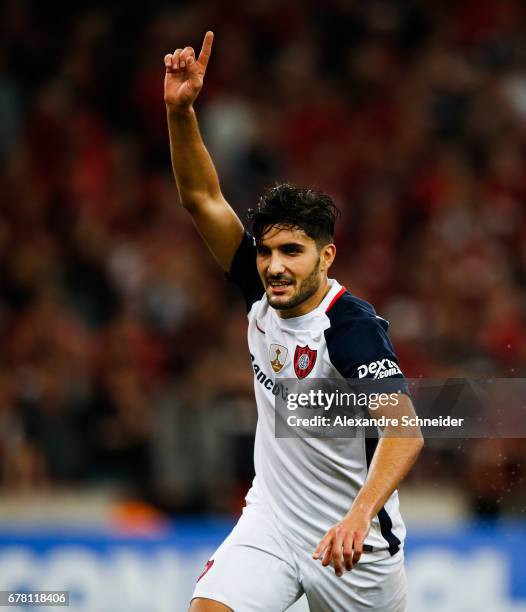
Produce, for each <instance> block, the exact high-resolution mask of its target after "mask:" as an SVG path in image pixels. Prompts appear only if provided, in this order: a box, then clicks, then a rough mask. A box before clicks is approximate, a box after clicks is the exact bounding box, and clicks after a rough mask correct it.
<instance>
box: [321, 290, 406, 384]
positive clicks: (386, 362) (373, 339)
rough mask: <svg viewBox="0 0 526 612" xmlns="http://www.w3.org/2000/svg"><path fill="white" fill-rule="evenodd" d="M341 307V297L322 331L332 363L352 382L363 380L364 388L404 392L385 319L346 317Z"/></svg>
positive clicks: (343, 306)
mask: <svg viewBox="0 0 526 612" xmlns="http://www.w3.org/2000/svg"><path fill="white" fill-rule="evenodd" d="M337 306H338V304H337ZM338 310H339V311H340V312H338ZM345 310H346V309H345V301H342V303H341V304H340V308H338V309H336V308H334V309H332V311H331V312H330V315H329V318H330V319H331V327H330V328H329V329H327V330H326V331H325V338H326V341H327V349H328V351H329V358H330V360H331V362H332V364H333V365H334V367H335V368H336V369H337V370H338V372H339V373H340V374H341V375H342V376H343V377H344V378H347V379H353V382H354V383H359V382H360V381H361V380H363V382H364V383H367V390H368V391H372V392H377V391H378V392H385V393H390V392H395V391H399V390H400V391H402V392H403V393H408V388H407V384H406V382H405V378H404V375H403V374H402V372H401V370H400V367H399V365H398V360H397V358H396V355H395V352H394V348H393V345H392V343H391V339H390V338H389V336H388V334H387V327H388V323H387V321H385V320H384V319H382V318H380V317H376V316H367V317H363V316H362V317H358V318H354V317H349V316H348V315H346V312H345Z"/></svg>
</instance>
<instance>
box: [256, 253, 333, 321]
mask: <svg viewBox="0 0 526 612" xmlns="http://www.w3.org/2000/svg"><path fill="white" fill-rule="evenodd" d="M319 265H320V258H319V257H318V261H317V262H316V264H315V266H314V267H313V269H312V272H310V274H309V275H308V276H307V277H306V278H304V279H303V280H302V281H301V283H300V286H299V288H298V290H297V291H296V293H295V294H294V295H292V296H291V297H290V299H289V300H288V301H287V302H281V301H280V298H279V297H278V296H274V297H269V295H268V294H267V300H268V303H269V305H270V306H272V308H275V309H276V310H291V309H292V308H296V306H299V305H300V304H301V303H302V302H304V301H305V300H308V299H309V298H310V297H312V296H313V295H314V294H315V293H316V291H318V289H319V288H320V283H321V281H320V275H319ZM270 280H273V281H278V280H292V281H293V279H292V278H290V277H287V276H286V275H279V276H273V277H272V278H271V279H270Z"/></svg>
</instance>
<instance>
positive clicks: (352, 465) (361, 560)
mask: <svg viewBox="0 0 526 612" xmlns="http://www.w3.org/2000/svg"><path fill="white" fill-rule="evenodd" d="M212 40H213V33H212V32H207V34H206V36H205V39H204V42H203V46H202V49H201V52H200V54H199V57H197V58H196V56H195V53H194V50H193V49H192V48H191V47H185V48H184V49H176V50H175V51H174V53H169V54H167V55H166V56H165V58H164V62H165V68H166V74H165V83H164V99H165V103H166V108H167V116H168V129H169V135H170V149H171V158H172V165H173V170H174V174H175V179H176V182H177V187H178V190H179V195H180V199H181V202H182V204H183V206H184V208H185V209H186V210H187V211H188V212H189V213H190V214H191V215H192V218H193V221H194V223H195V225H196V227H197V229H198V231H199V233H200V234H201V236H202V237H203V240H204V241H205V243H206V244H207V245H208V248H209V249H210V250H211V252H212V254H213V255H214V257H215V259H216V260H217V261H218V263H219V265H220V266H221V267H222V268H223V269H224V270H225V271H226V272H227V273H228V275H229V277H230V279H231V280H232V281H233V282H235V283H236V284H237V285H238V286H239V287H240V289H241V291H242V293H243V296H244V298H245V300H246V303H247V308H248V343H249V349H250V354H251V358H252V368H253V370H254V388H255V395H256V403H257V408H258V425H257V430H256V441H255V449H254V462H255V470H256V476H255V479H254V482H253V485H252V487H251V489H250V491H249V492H248V494H247V497H246V506H245V508H244V509H243V514H242V516H241V518H240V519H239V522H238V523H237V525H236V526H235V528H234V529H233V531H232V533H231V534H230V535H229V536H228V537H227V539H226V540H225V541H224V542H223V544H222V545H221V546H220V547H219V548H218V550H217V551H216V553H215V554H214V555H213V557H212V558H211V559H210V560H209V561H208V563H207V564H206V566H205V570H204V572H203V574H202V575H201V577H200V579H199V580H198V582H197V585H196V588H195V592H194V596H193V599H192V602H191V604H190V610H191V612H225V611H228V610H234V611H235V612H252V611H254V612H255V611H256V610H261V611H264V612H274V611H275V612H279V611H282V610H286V609H287V608H288V607H289V606H290V605H291V604H292V603H294V602H295V601H296V600H297V599H299V597H301V596H302V594H303V593H305V594H306V596H307V600H308V603H309V606H310V610H311V612H329V611H330V612H340V611H341V612H349V611H351V610H352V611H363V610H375V611H377V612H379V611H384V612H387V611H389V612H399V611H402V610H404V609H405V599H406V583H405V573H404V567H403V540H404V535H405V527H404V524H403V522H402V518H401V516H400V512H399V509H398V496H397V492H396V487H397V486H398V484H399V483H400V481H401V480H402V479H403V478H404V476H405V475H406V474H407V472H408V470H409V469H410V467H411V466H412V464H413V463H414V461H415V459H416V457H417V455H418V453H419V451H420V449H421V447H422V444H423V441H422V438H421V436H420V433H419V432H418V433H417V434H415V437H411V438H410V437H394V436H393V435H384V436H382V437H381V438H380V440H379V441H377V440H374V439H365V438H363V437H362V438H355V439H348V438H321V437H318V438H300V437H294V438H283V439H281V438H279V439H278V438H276V437H275V436H274V394H273V391H275V389H276V388H277V387H276V386H277V385H278V384H279V380H280V378H285V379H287V378H288V379H298V380H304V379H307V378H308V377H312V378H318V379H321V378H340V379H344V378H347V379H348V378H382V379H383V380H384V381H385V380H386V379H387V380H388V381H389V379H390V378H393V379H395V380H393V381H392V382H393V383H394V382H396V384H397V385H398V388H400V386H401V379H402V383H403V376H402V374H401V372H400V370H399V368H398V365H397V361H396V356H395V355H394V353H393V347H392V345H391V342H390V340H389V337H388V335H387V333H386V329H387V322H386V321H385V320H384V319H382V318H380V317H378V316H377V315H376V313H375V311H374V309H373V307H372V306H371V305H369V304H367V303H366V302H364V301H362V300H360V299H359V298H356V297H354V296H352V295H351V294H350V293H349V292H347V291H346V290H345V288H343V287H342V286H341V285H340V284H339V283H338V282H336V281H335V280H332V279H329V278H328V271H329V268H330V266H331V264H332V262H333V260H334V257H335V255H336V247H335V246H334V244H333V233H334V223H335V218H336V208H335V206H334V204H333V202H332V200H331V199H330V197H328V196H327V195H324V194H322V193H318V192H316V191H313V190H311V189H302V188H298V187H294V186H292V185H288V184H283V185H278V186H276V187H274V188H273V189H270V190H269V191H268V192H267V193H266V194H265V195H264V196H263V197H262V198H261V200H260V202H259V205H258V206H257V207H256V208H255V209H254V210H253V211H252V213H251V217H252V222H253V228H252V231H253V236H251V235H250V234H249V233H248V232H247V231H246V230H245V229H244V227H243V224H242V223H241V221H240V220H239V218H238V217H237V215H236V214H235V213H234V211H233V210H232V208H231V207H230V206H229V204H228V203H227V202H226V200H225V198H224V197H223V194H222V193H221V189H220V185H219V180H218V176H217V173H216V170H215V168H214V165H213V162H212V160H211V158H210V155H209V154H208V151H207V150H206V148H205V145H204V144H203V141H202V139H201V136H200V133H199V128H198V124H197V120H196V115H195V112H194V108H193V103H194V101H195V99H196V98H197V96H198V94H199V92H200V90H201V88H202V86H203V80H204V76H205V72H206V68H207V65H208V62H209V59H210V54H211V50H212ZM399 397H400V401H399V403H398V406H397V410H398V412H399V414H406V415H409V416H414V410H413V407H412V404H411V400H410V399H409V397H408V396H407V395H406V394H404V393H400V395H399ZM386 429H387V428H386ZM385 433H386V432H385V431H384V434H385ZM387 433H389V432H387ZM393 433H394V434H396V431H394V432H391V434H393ZM328 566H331V567H328Z"/></svg>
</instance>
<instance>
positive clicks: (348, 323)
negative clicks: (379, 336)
mask: <svg viewBox="0 0 526 612" xmlns="http://www.w3.org/2000/svg"><path fill="white" fill-rule="evenodd" d="M326 315H327V317H328V318H329V321H330V328H329V329H328V330H327V331H328V332H331V331H332V332H334V331H336V330H339V331H341V329H342V328H350V327H352V328H354V329H355V330H360V329H363V330H367V329H374V328H376V327H380V328H382V329H384V330H387V328H388V327H389V322H388V321H386V320H385V319H383V318H382V317H380V316H378V315H377V314H376V310H375V309H374V306H373V305H372V304H369V302H366V301H365V300H362V299H360V298H358V297H356V296H354V295H352V294H351V293H349V292H348V291H345V292H344V293H343V294H342V295H341V296H340V298H339V299H338V300H336V301H335V302H334V303H333V304H332V305H331V306H330V307H329V309H328V310H327V312H326Z"/></svg>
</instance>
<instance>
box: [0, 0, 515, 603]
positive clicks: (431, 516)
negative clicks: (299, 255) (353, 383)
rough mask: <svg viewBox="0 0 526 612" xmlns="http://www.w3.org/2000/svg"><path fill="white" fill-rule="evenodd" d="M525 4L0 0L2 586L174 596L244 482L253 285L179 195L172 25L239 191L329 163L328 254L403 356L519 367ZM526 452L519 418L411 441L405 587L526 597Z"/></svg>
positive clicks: (431, 594)
mask: <svg viewBox="0 0 526 612" xmlns="http://www.w3.org/2000/svg"><path fill="white" fill-rule="evenodd" d="M525 13H526V7H525V6H524V4H523V3H522V2H520V1H519V0H516V1H514V0H501V1H499V2H491V1H488V0H478V1H475V0H463V1H459V2H448V1H446V0H444V1H433V2H425V1H424V0H411V1H407V2H402V1H375V0H371V1H368V2H349V1H345V0H329V1H325V2H315V1H299V0H298V1H292V2H287V3H284V2H277V1H275V0H255V1H254V2H250V3H247V4H246V5H243V4H241V3H237V4H233V3H229V2H224V1H218V0H216V1H213V2H212V1H210V2H206V1H199V2H187V3H183V2H173V3H170V4H162V3H160V2H156V1H150V2H148V3H144V4H143V5H142V6H136V5H133V4H132V3H123V2H104V3H96V2H90V3H86V2H75V3H59V2H56V3H51V4H49V3H37V2H31V1H29V0H27V1H21V0H7V2H5V3H3V5H2V8H0V161H1V165H0V194H1V195H0V199H1V207H0V334H1V346H2V350H1V352H0V360H1V366H2V367H1V369H0V466H1V467H0V479H1V480H0V486H1V489H0V492H1V493H0V501H1V503H0V588H2V589H11V588H22V587H24V586H25V587H26V588H40V589H52V588H54V589H62V588H69V589H70V590H71V592H72V598H73V605H72V607H73V609H79V610H86V611H87V610H89V611H90V612H92V611H96V612H99V611H100V612H103V611H105V610H124V609H126V610H131V611H135V610H137V611H139V610H140V611H144V612H146V611H150V610H151V611H154V610H155V611H161V610H176V611H178V610H184V609H185V605H186V598H187V597H188V594H189V592H191V589H192V584H193V582H194V581H195V578H196V576H197V575H198V574H199V573H200V571H201V568H202V566H203V565H204V562H205V561H206V559H207V555H208V554H209V553H210V551H211V550H213V549H214V547H215V545H216V543H217V542H219V541H220V540H221V539H222V537H223V535H224V533H226V531H227V530H228V528H229V526H230V525H231V523H232V520H233V518H232V517H234V516H235V514H236V512H239V509H240V507H241V505H242V499H243V496H244V493H245V491H246V489H247V486H248V484H249V482H250V479H251V477H252V458H251V450H252V448H251V447H252V439H253V438H252V436H253V430H254V425H255V407H254V401H253V396H252V379H251V372H250V368H249V361H248V352H247V349H246V344H245V313H244V308H243V305H242V303H241V300H240V298H239V296H238V295H237V293H236V290H235V289H233V288H232V287H229V286H228V285H227V284H226V283H224V281H223V278H222V275H221V273H220V271H219V270H218V268H217V267H216V265H215V264H214V262H213V260H212V258H211V256H210V255H209V254H208V252H207V251H206V250H205V249H204V248H203V246H202V244H201V242H200V239H199V238H198V236H197V235H196V232H195V231H194V229H193V227H192V224H191V221H190V220H189V218H188V217H187V216H186V214H185V213H184V211H182V210H181V209H180V207H179V206H178V202H177V194H176V189H175V185H174V182H173V179H172V176H171V171H170V166H169V152H168V144H167V134H166V126H165V116H164V105H163V101H162V79H163V57H164V54H165V53H166V52H168V51H171V50H173V49H174V48H175V47H177V46H185V45H187V44H191V45H193V46H194V47H197V48H199V46H200V44H201V41H202V37H203V34H204V32H205V31H206V30H207V29H213V30H214V31H215V33H216V41H215V47H214V50H213V57H212V61H211V64H210V66H209V71H208V74H207V78H206V83H205V88H204V90H203V92H202V94H201V97H200V99H199V101H198V114H199V117H200V122H201V126H202V130H203V133H204V136H205V140H206V143H207V145H208V146H209V148H210V150H211V152H212V154H213V157H214V160H215V162H216V165H217V167H218V170H219V173H220V176H221V179H222V186H223V190H224V193H225V195H226V196H227V199H229V201H230V202H231V203H232V204H233V206H234V207H235V208H236V209H237V210H238V212H239V213H240V215H244V213H245V212H246V210H247V208H249V207H250V206H253V205H254V203H255V202H256V201H257V197H258V194H259V193H260V192H261V191H262V190H263V188H264V187H266V186H268V185H270V184H272V183H273V182H274V181H275V180H290V181H294V182H296V183H298V184H306V185H310V186H315V187H317V188H320V189H323V190H326V191H327V192H329V193H330V194H331V195H333V197H334V198H335V200H336V202H337V203H338V205H339V206H340V207H341V209H342V211H343V218H342V221H341V223H340V226H339V229H338V235H337V239H336V242H337V245H338V258H337V261H336V266H335V269H334V276H335V277H336V278H338V279H339V280H340V281H341V282H342V283H343V284H345V285H346V286H347V287H348V288H349V289H350V290H351V291H352V292H353V293H355V294H356V295H358V296H360V297H363V298H365V299H367V300H369V301H371V302H372V303H373V304H374V305H375V306H376V308H377V310H378V311H379V312H380V313H381V314H382V315H383V316H384V317H386V318H387V319H389V320H390V321H391V330H392V337H393V341H394V343H395V346H396V349H397V353H398V355H399V358H400V362H401V365H402V368H403V370H404V372H405V373H406V375H407V376H410V377H414V378H418V377H432V378H448V377H453V378H454V377H461V376H495V377H520V376H523V375H524V371H525V366H526V324H525V315H524V312H525V309H524V306H525V297H526V295H525V294H526V290H525V281H526V204H525V203H526V172H525V170H526V38H525V37H524V24H525V23H526V14H525ZM525 465H526V444H525V442H524V440H513V439H507V440H454V441H444V440H441V441H429V442H428V444H427V447H426V449H425V451H424V453H423V455H422V456H421V458H420V460H419V462H418V464H417V466H416V467H415V469H414V470H413V471H412V473H411V475H410V476H409V478H408V479H407V482H406V484H404V487H403V491H402V508H403V510H404V512H405V516H406V518H407V523H408V527H409V538H408V544H407V558H408V570H409V576H410V580H411V588H412V594H411V611H412V612H420V611H421V610H432V611H434V610H436V611H439V610H440V611H443V610H444V611H445V610H447V611H448V612H451V611H459V612H460V611H463V612H469V611H471V610H487V611H490V612H512V611H513V612H518V611H519V610H522V611H524V610H526V586H525V585H526V555H525V553H524V549H523V546H521V545H520V542H521V539H522V541H523V542H524V541H525V538H526V526H525V525H526V523H525V520H524V513H525V508H526V493H525V489H524V476H525V472H526V468H525ZM210 517H214V518H210ZM218 517H219V518H218Z"/></svg>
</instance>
